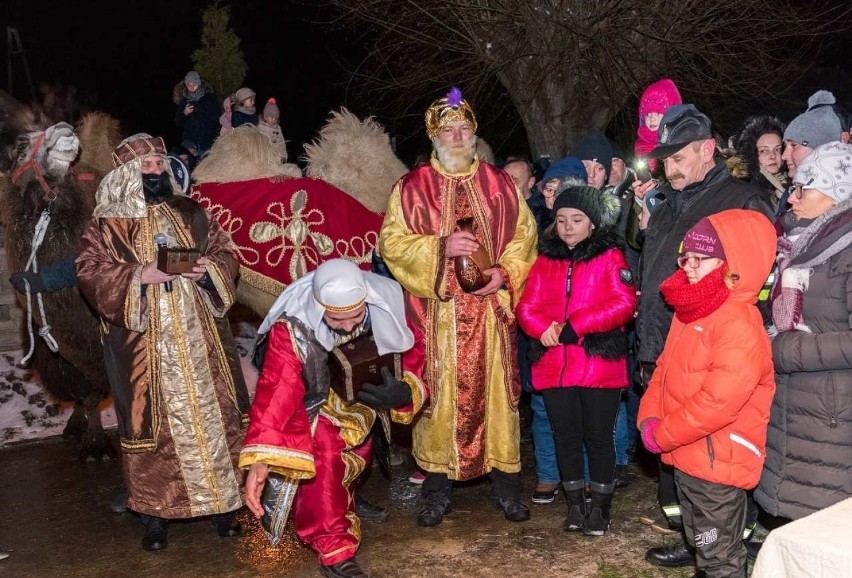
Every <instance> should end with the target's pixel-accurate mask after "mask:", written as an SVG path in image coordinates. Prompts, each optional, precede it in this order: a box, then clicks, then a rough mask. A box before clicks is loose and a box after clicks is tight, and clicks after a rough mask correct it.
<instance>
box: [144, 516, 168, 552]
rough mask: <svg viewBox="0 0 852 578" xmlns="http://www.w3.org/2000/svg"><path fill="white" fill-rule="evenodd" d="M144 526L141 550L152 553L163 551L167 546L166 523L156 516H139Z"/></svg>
mask: <svg viewBox="0 0 852 578" xmlns="http://www.w3.org/2000/svg"><path fill="white" fill-rule="evenodd" d="M141 518H142V523H143V524H145V535H144V536H143V537H142V549H143V550H148V551H149V552H154V551H156V550H165V549H166V547H168V545H169V535H168V522H167V521H166V520H165V519H163V518H157V517H156V516H145V515H143V516H141Z"/></svg>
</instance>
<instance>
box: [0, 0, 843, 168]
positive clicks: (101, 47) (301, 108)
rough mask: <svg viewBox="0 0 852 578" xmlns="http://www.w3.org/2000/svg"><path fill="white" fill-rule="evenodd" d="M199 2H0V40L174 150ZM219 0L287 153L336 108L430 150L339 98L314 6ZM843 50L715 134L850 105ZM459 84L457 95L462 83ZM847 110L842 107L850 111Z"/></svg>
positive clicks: (741, 110)
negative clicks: (822, 103) (821, 101)
mask: <svg viewBox="0 0 852 578" xmlns="http://www.w3.org/2000/svg"><path fill="white" fill-rule="evenodd" d="M209 3H210V2H209V0H147V1H146V2H144V3H140V2H118V3H117V2H107V1H103V0H73V1H69V0H64V1H60V0H0V33H5V28H6V25H12V26H15V27H17V29H18V30H19V32H20V36H21V40H22V41H23V44H24V49H25V54H26V57H27V61H28V63H29V68H30V70H31V73H32V77H33V82H34V84H35V90H36V91H38V86H39V84H40V83H41V82H44V81H47V82H57V81H58V82H62V83H64V84H66V85H70V84H73V85H75V86H76V87H77V89H78V91H79V94H80V100H81V101H82V102H83V104H84V105H86V106H87V107H88V108H89V109H96V110H103V111H105V112H108V113H110V114H112V115H113V116H116V117H117V118H119V119H120V120H121V121H122V128H123V132H124V133H125V134H132V133H134V132H138V131H145V132H150V133H152V134H155V135H158V134H159V135H163V136H164V137H165V138H166V142H167V143H170V144H177V143H178V142H179V137H180V135H179V131H178V130H177V128H176V127H175V126H174V112H175V107H174V104H173V103H172V101H171V95H172V89H173V87H174V85H175V84H176V83H178V82H179V81H180V80H181V79H182V78H183V76H184V75H185V73H186V72H187V71H188V70H190V69H191V67H192V63H191V58H190V57H191V54H192V51H193V50H194V49H196V48H198V47H200V44H201V14H200V13H201V10H202V8H203V7H205V6H207V5H208V4H209ZM226 3H227V4H229V5H231V7H232V8H231V27H232V28H233V30H234V31H235V32H236V33H237V35H238V36H239V37H240V38H241V40H242V43H241V46H242V49H243V53H244V56H245V60H246V62H247V64H248V68H249V70H248V75H247V78H246V81H245V84H246V86H249V87H251V88H252V89H254V90H255V91H256V92H257V95H258V98H257V105H258V110H261V109H262V108H263V104H264V103H265V102H266V99H267V98H269V97H270V96H274V97H275V98H276V100H277V101H278V105H279V107H280V109H281V127H282V129H283V131H284V136H285V138H287V139H288V141H291V144H290V155H291V157H292V156H297V155H300V154H301V153H302V149H301V145H302V144H303V143H305V142H306V141H309V140H311V139H312V138H313V137H314V136H315V135H316V132H317V130H318V129H319V128H320V127H321V126H322V124H323V122H324V120H325V118H326V117H327V115H328V113H329V112H330V111H331V110H332V109H336V108H339V107H340V106H343V105H346V106H348V107H349V108H350V110H352V111H353V112H354V113H355V114H357V115H359V116H362V117H363V116H367V115H376V116H377V118H378V120H379V121H380V122H382V123H383V124H385V126H386V127H388V128H389V129H390V130H391V131H393V130H394V129H397V130H399V132H400V134H398V135H395V136H398V137H399V139H400V142H401V143H403V145H404V150H401V151H400V156H401V157H402V158H403V160H406V161H411V160H412V158H413V157H414V155H415V154H416V152H418V150H422V149H424V148H428V141H427V140H426V138H425V135H424V134H423V130H422V126H421V125H420V124H419V120H418V119H413V121H412V119H407V120H406V121H404V122H401V123H399V124H395V122H396V121H397V119H395V118H394V117H393V115H392V114H385V115H384V116H383V115H382V112H383V111H381V110H376V109H375V108H374V107H372V106H371V105H370V103H365V102H362V101H359V100H357V98H356V97H355V96H353V91H352V90H347V88H349V89H351V87H347V80H348V75H347V72H346V70H345V68H344V66H343V65H341V64H340V63H341V62H343V61H348V62H356V61H357V60H358V56H359V50H363V49H362V48H359V47H358V46H356V45H354V44H353V42H352V39H353V38H354V37H356V34H355V33H354V32H353V31H351V30H341V29H339V28H337V29H334V28H332V27H331V26H328V25H327V20H328V16H327V15H326V14H324V13H323V12H322V11H321V10H320V9H318V8H317V6H318V5H321V4H322V2H320V1H319V0H313V1H312V0H240V1H239V2H226ZM46 7H47V8H46ZM847 48H848V47H845V46H842V45H839V42H835V45H834V48H833V50H826V51H824V52H823V54H822V61H821V62H819V63H814V64H815V67H814V69H813V70H812V71H811V73H810V74H809V75H807V76H806V77H804V78H802V79H801V80H800V81H799V82H797V83H796V85H795V86H792V87H791V88H790V90H788V91H787V92H786V93H783V94H779V95H777V96H778V98H777V99H776V100H773V101H772V102H766V101H763V100H758V101H746V100H743V101H737V102H731V103H719V104H720V106H719V107H718V108H721V109H722V110H721V111H720V110H718V108H717V110H715V111H713V114H711V116H712V118H713V121H714V126H715V127H717V128H718V129H719V130H720V132H722V133H723V134H727V133H729V132H730V131H731V130H734V129H735V128H736V127H737V126H738V125H739V124H740V123H741V121H742V119H743V118H744V117H745V116H747V115H748V114H754V113H756V112H772V113H774V114H778V115H779V116H780V117H781V118H782V119H783V120H787V121H789V120H791V119H792V118H793V117H794V116H796V114H798V113H800V112H802V111H803V110H804V108H805V107H806V99H807V96H808V95H809V94H811V93H812V92H813V91H814V90H816V89H817V88H828V89H831V90H834V92H835V94H836V95H837V96H838V100H840V102H841V103H844V104H846V103H848V102H852V101H849V100H847V98H850V97H852V77H851V76H850V74H849V72H848V69H849V63H848V54H849V51H848V49H847ZM792 49H794V48H793V47H792V46H791V50H792ZM4 56H5V51H4ZM817 66H819V68H817ZM12 68H13V72H14V76H13V93H14V96H15V97H17V98H19V99H21V100H25V101H29V100H30V98H29V88H28V87H27V85H26V81H25V76H24V74H23V67H22V62H21V60H20V58H15V59H14V60H13V67H12ZM0 72H2V74H0V88H3V89H6V88H7V61H6V58H3V59H2V61H0ZM458 83H459V85H460V86H462V87H463V86H464V79H459V81H458ZM435 96H436V97H437V96H438V95H437V94H436V95H435ZM686 96H687V99H688V98H689V96H688V95H686ZM635 100H636V99H635V98H634V99H633V100H631V101H630V102H628V103H627V105H625V107H624V110H623V112H622V113H621V114H620V115H619V116H618V117H617V118H616V119H614V120H613V122H612V123H611V125H610V127H609V128H608V131H607V132H608V134H609V136H610V137H611V138H613V139H614V140H616V141H619V140H621V141H624V143H628V142H632V138H633V131H634V130H635V126H634V123H635V106H636V102H635ZM475 104H476V106H477V112H478V113H480V117H481V118H480V121H481V122H480V125H481V132H482V134H483V135H484V136H485V138H486V140H489V142H491V143H492V144H494V145H498V146H495V148H498V150H497V152H498V154H499V153H502V154H507V153H510V152H519V151H522V150H523V148H524V145H525V135H524V133H523V130H522V129H519V128H518V127H517V117H515V116H513V114H507V113H502V114H501V116H499V117H498V118H494V117H493V116H494V115H492V114H489V113H490V111H489V110H488V107H487V104H488V103H475ZM847 108H850V109H851V110H852V106H847ZM726 115H727V116H726ZM483 121H484V122H483ZM513 127H514V130H513ZM501 143H502V144H503V146H502V147H501V146H499V145H500V144H501ZM501 148H502V150H500V149H501Z"/></svg>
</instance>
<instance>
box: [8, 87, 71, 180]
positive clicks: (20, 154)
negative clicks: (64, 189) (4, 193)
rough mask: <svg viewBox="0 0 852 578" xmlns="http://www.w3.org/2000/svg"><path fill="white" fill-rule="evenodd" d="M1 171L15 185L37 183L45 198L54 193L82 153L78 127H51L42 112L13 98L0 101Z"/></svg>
mask: <svg viewBox="0 0 852 578" xmlns="http://www.w3.org/2000/svg"><path fill="white" fill-rule="evenodd" d="M0 105H2V106H0V149H2V150H0V170H3V171H4V172H5V171H8V172H9V176H10V177H11V181H12V182H13V183H14V184H15V185H19V186H21V187H22V188H26V187H27V185H28V184H29V183H31V182H34V181H35V182H37V183H38V184H39V186H40V188H41V190H42V193H43V194H44V195H45V196H48V197H49V196H55V193H53V192H52V191H54V190H55V189H56V187H57V185H59V184H60V183H61V182H62V181H63V180H64V179H65V175H66V174H67V173H68V168H69V167H70V166H71V163H72V162H73V161H74V159H75V158H77V154H78V153H79V152H80V140H79V139H78V138H77V135H76V134H75V132H74V128H73V127H72V126H71V125H69V124H68V123H65V122H60V123H57V124H54V125H48V122H49V121H47V119H46V117H44V115H42V114H41V113H39V112H38V111H33V110H32V109H30V108H28V107H25V106H21V105H19V104H17V103H16V102H14V101H12V100H11V99H10V98H8V97H7V98H6V99H0Z"/></svg>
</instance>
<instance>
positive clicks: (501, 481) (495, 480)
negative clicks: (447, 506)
mask: <svg viewBox="0 0 852 578" xmlns="http://www.w3.org/2000/svg"><path fill="white" fill-rule="evenodd" d="M488 477H489V479H490V480H491V489H492V491H493V492H494V496H495V497H497V498H505V499H510V500H520V499H521V488H522V483H521V474H520V473H517V472H516V473H514V474H508V473H506V472H504V471H502V470H498V469H492V470H491V472H490V473H489V474H488ZM452 489H453V482H452V481H450V479H449V478H448V477H447V474H437V473H432V472H426V478H425V479H424V480H423V487H422V490H421V491H422V492H423V495H424V496H425V495H426V494H429V493H432V492H447V493H449V492H450V491H451V490H452Z"/></svg>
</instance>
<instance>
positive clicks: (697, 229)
mask: <svg viewBox="0 0 852 578" xmlns="http://www.w3.org/2000/svg"><path fill="white" fill-rule="evenodd" d="M686 252H692V253H701V254H702V255H707V256H708V257H716V258H717V259H724V258H725V250H724V249H723V248H722V241H720V240H719V233H717V232H716V228H715V227H713V224H712V223H711V222H710V219H708V218H707V217H704V218H703V219H701V220H700V221H698V222H697V223H695V226H693V227H692V228H691V229H690V230H689V231H687V233H686V236H685V237H684V238H683V249H682V250H681V253H686Z"/></svg>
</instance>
